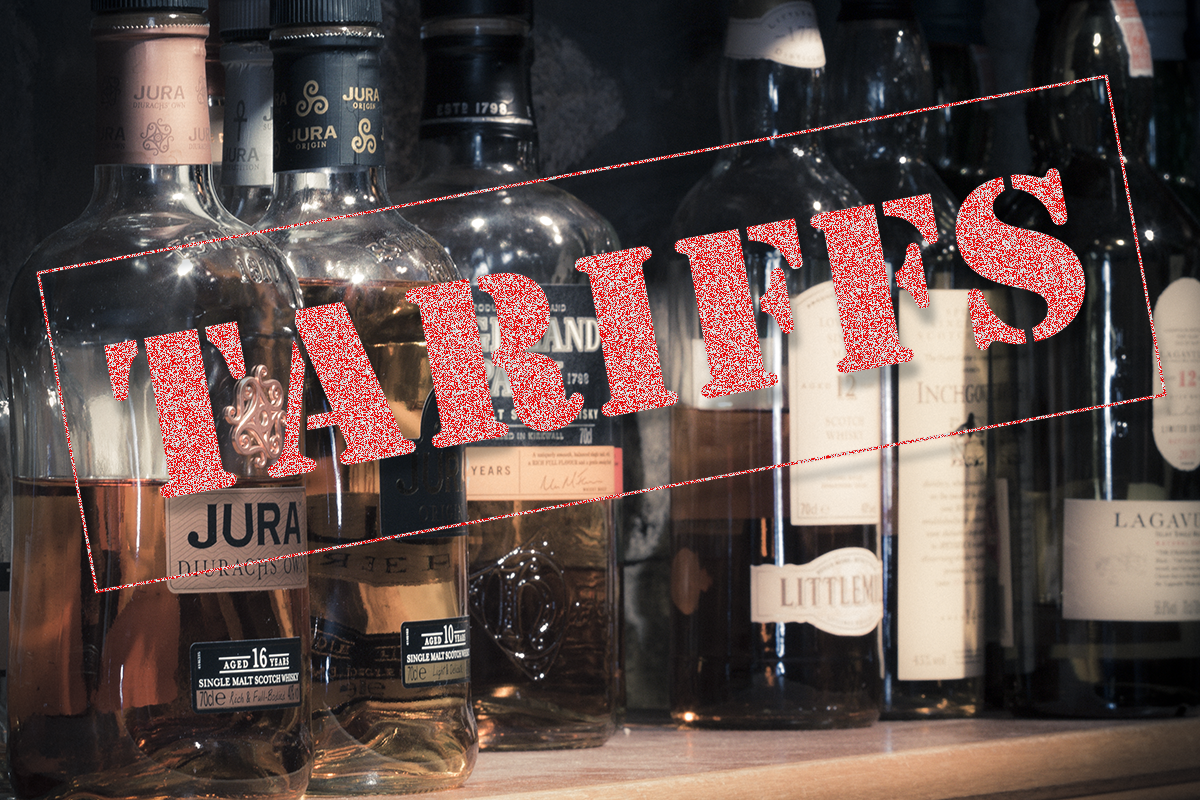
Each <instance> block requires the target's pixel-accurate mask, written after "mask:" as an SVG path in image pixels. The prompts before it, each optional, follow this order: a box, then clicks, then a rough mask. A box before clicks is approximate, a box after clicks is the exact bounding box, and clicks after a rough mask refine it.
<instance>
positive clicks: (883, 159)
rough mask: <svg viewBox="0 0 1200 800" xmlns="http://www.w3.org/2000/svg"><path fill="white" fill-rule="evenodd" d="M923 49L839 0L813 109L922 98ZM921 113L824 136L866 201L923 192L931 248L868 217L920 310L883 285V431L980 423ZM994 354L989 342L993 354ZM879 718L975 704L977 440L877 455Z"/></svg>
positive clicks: (981, 458) (916, 104)
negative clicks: (891, 324)
mask: <svg viewBox="0 0 1200 800" xmlns="http://www.w3.org/2000/svg"><path fill="white" fill-rule="evenodd" d="M932 101H933V75H932V72H931V70H930V61H929V53H928V51H927V50H926V48H925V42H924V39H923V37H922V35H921V29H920V27H919V26H918V25H917V21H916V17H915V16H914V13H913V7H912V2H911V0H890V1H888V2H881V1H880V0H867V2H863V1H862V0H859V1H858V2H855V0H844V2H843V3H842V6H841V11H840V12H839V15H838V26H837V31H836V33H835V35H834V41H833V44H832V47H831V54H830V64H829V83H828V89H827V94H826V106H825V108H826V118H827V120H828V121H829V122H846V121H850V120H857V119H866V118H870V117H877V116H881V115H883V114H892V113H895V112H900V111H911V110H914V109H918V108H924V107H927V106H929V105H931V103H932ZM929 122H930V116H929V115H927V114H921V115H917V116H908V117H902V118H898V119H889V120H880V121H878V122H862V123H858V124H856V125H851V126H848V127H844V128H837V129H835V130H832V131H830V132H829V133H828V141H829V150H830V154H831V157H832V158H833V161H834V163H835V164H836V165H837V166H838V168H839V169H840V170H841V171H842V174H843V175H845V176H846V177H847V178H848V179H849V180H850V182H851V183H853V184H854V185H855V187H857V188H858V190H859V191H860V192H861V193H862V196H863V199H864V200H866V201H867V202H869V203H882V202H884V201H887V200H893V199H896V198H902V197H913V196H915V195H920V194H928V195H930V196H931V201H932V205H933V212H934V218H935V219H936V222H937V228H938V230H937V234H938V236H937V242H936V243H933V244H931V243H930V242H928V241H926V240H925V239H924V238H923V237H922V235H921V233H920V232H919V231H917V229H916V228H915V227H914V226H913V225H912V224H911V223H909V222H907V221H905V220H901V219H895V218H891V217H887V216H886V215H884V214H882V213H880V214H879V217H880V219H879V231H880V237H881V240H882V243H883V255H884V260H885V262H886V263H887V266H888V272H889V274H892V275H894V274H895V273H896V272H897V271H899V270H900V269H901V268H902V267H903V265H904V261H905V251H906V248H907V247H908V246H909V244H910V243H916V244H917V245H918V246H919V247H920V248H921V258H922V263H923V267H924V270H925V280H926V284H927V286H928V288H929V302H930V304H929V307H928V308H926V309H920V308H918V307H917V305H916V303H915V302H914V300H913V299H912V297H910V296H909V295H908V294H907V293H901V292H900V291H899V289H898V288H896V284H895V282H894V280H893V283H892V286H893V303H894V304H895V305H896V306H897V311H898V313H897V318H898V321H899V329H900V341H901V344H903V345H904V346H906V347H910V348H912V350H913V359H912V361H910V362H907V363H904V364H900V365H896V366H893V367H889V368H886V369H885V370H884V372H883V374H882V380H883V385H884V389H883V396H884V411H883V421H882V424H883V431H884V440H885V441H889V442H898V441H907V440H911V439H918V438H921V437H924V436H933V435H937V434H943V433H948V432H950V431H953V430H958V429H969V428H976V427H982V426H983V425H985V424H986V422H987V418H988V406H987V385H988V363H987V355H986V354H984V353H982V352H980V350H979V348H978V347H976V346H975V341H974V337H973V334H972V331H971V320H970V316H969V313H968V304H967V293H968V291H969V290H970V289H972V288H982V284H983V283H984V281H983V280H982V279H981V278H979V276H977V275H976V274H975V273H974V272H972V271H971V270H970V269H969V268H968V267H967V265H966V264H965V263H963V261H962V259H961V258H959V257H958V254H957V248H956V246H955V241H954V223H955V216H956V214H957V211H958V208H957V205H956V204H955V202H954V198H953V196H952V195H951V193H950V190H949V189H948V188H946V185H945V184H944V183H942V180H941V179H940V178H939V177H938V176H937V173H936V172H935V171H934V169H933V167H932V166H931V165H930V164H929V163H928V162H927V161H926V160H925V157H924V154H923V153H922V151H921V142H922V141H923V139H924V132H925V130H926V128H927V126H928V123H929ZM997 349H1000V348H997ZM883 479H884V493H883V537H882V543H883V563H884V600H885V606H886V611H885V613H884V624H883V651H884V665H885V672H884V693H883V716H884V717H890V718H893V719H896V718H907V717H943V716H966V715H970V714H973V713H975V712H976V711H977V710H979V707H980V704H981V702H982V693H983V672H984V663H983V662H984V658H983V656H984V628H983V622H984V620H983V592H984V563H983V553H984V537H985V532H986V521H987V509H986V506H987V493H986V481H987V462H986V446H985V444H984V434H982V433H979V434H966V435H963V436H956V437H953V438H943V439H938V440H934V441H929V442H914V443H912V444H906V445H903V446H901V447H892V448H888V449H887V450H885V451H884V452H883Z"/></svg>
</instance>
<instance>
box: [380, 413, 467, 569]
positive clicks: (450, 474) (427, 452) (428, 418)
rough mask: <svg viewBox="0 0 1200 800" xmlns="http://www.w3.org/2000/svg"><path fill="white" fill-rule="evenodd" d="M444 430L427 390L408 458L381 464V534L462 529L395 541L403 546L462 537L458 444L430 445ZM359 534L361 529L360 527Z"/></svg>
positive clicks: (463, 495)
mask: <svg viewBox="0 0 1200 800" xmlns="http://www.w3.org/2000/svg"><path fill="white" fill-rule="evenodd" d="M441 429H442V422H441V418H440V417H439V416H438V407H437V395H436V394H435V393H434V392H430V393H429V395H428V396H427V397H426V398H425V406H424V408H423V409H422V411H421V436H420V438H418V439H417V440H416V442H415V444H416V449H415V450H413V452H411V453H409V454H408V455H404V456H394V457H392V458H384V459H380V461H379V535H380V536H395V535H396V534H400V533H409V532H411V531H420V530H425V529H426V528H438V527H441V526H443V525H460V526H462V527H455V528H448V529H446V530H443V531H437V532H434V533H427V534H417V535H416V536H405V537H403V538H402V539H397V540H396V544H398V545H400V546H401V547H403V546H404V543H406V542H418V541H421V540H423V539H429V538H437V537H442V536H466V535H467V529H466V527H465V526H466V521H467V492H466V483H465V479H464V476H465V470H464V469H463V467H464V462H465V460H466V457H465V454H464V450H465V448H464V447H462V446H461V445H455V446H453V447H434V445H433V437H434V436H435V435H436V434H437V433H439V432H440V431H441ZM359 530H363V528H359Z"/></svg>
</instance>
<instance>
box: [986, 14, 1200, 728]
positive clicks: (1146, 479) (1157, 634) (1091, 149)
mask: <svg viewBox="0 0 1200 800" xmlns="http://www.w3.org/2000/svg"><path fill="white" fill-rule="evenodd" d="M1046 24H1047V25H1053V28H1052V29H1051V31H1052V32H1051V33H1048V34H1046V38H1047V39H1049V40H1050V41H1052V42H1053V57H1052V58H1051V59H1050V60H1049V62H1048V71H1047V72H1044V73H1041V74H1035V76H1034V78H1035V83H1037V84H1041V85H1044V84H1048V83H1054V82H1058V81H1064V80H1069V79H1071V78H1075V77H1081V76H1091V75H1105V74H1106V75H1108V80H1109V81H1110V83H1111V86H1112V98H1111V99H1112V105H1113V107H1114V108H1115V111H1116V115H1117V128H1118V131H1119V133H1120V143H1121V148H1122V153H1123V154H1124V157H1125V164H1124V167H1125V177H1126V178H1127V179H1128V187H1129V194H1130V197H1131V201H1132V208H1133V212H1134V214H1135V218H1136V223H1137V236H1138V240H1137V244H1138V245H1139V247H1140V255H1141V267H1142V269H1139V263H1138V260H1139V259H1138V251H1137V249H1135V246H1134V240H1133V232H1132V230H1131V228H1130V227H1129V224H1128V223H1127V222H1125V221H1124V220H1126V219H1128V207H1127V204H1126V196H1125V186H1126V184H1125V181H1124V180H1123V176H1122V169H1121V166H1122V164H1121V160H1120V159H1119V158H1118V156H1117V149H1116V140H1115V137H1114V132H1113V124H1112V117H1111V114H1110V111H1109V97H1108V95H1107V93H1106V92H1105V85H1104V83H1103V82H1102V81H1089V82H1086V83H1080V84H1075V85H1073V86H1069V87H1063V88H1062V89H1058V90H1054V93H1053V94H1051V95H1049V96H1048V99H1047V100H1046V101H1045V102H1043V103H1042V104H1040V105H1039V110H1041V111H1042V112H1043V113H1045V114H1046V116H1044V117H1042V118H1040V119H1038V120H1037V122H1038V123H1039V130H1042V131H1044V132H1045V134H1046V135H1047V136H1048V146H1049V149H1050V152H1051V153H1052V154H1054V159H1055V161H1053V162H1052V165H1053V166H1056V167H1057V168H1058V169H1059V170H1060V171H1061V180H1062V187H1063V193H1064V195H1065V200H1066V210H1067V214H1068V219H1067V221H1066V223H1065V224H1064V225H1062V226H1056V225H1053V224H1052V223H1051V222H1050V220H1049V219H1048V217H1047V215H1046V212H1045V211H1044V210H1038V213H1036V214H1031V215H1029V216H1028V218H1027V219H1025V220H1019V223H1020V224H1022V225H1024V226H1025V227H1035V226H1037V227H1039V228H1040V229H1041V230H1045V231H1047V232H1050V233H1052V234H1053V235H1054V236H1058V237H1061V239H1062V241H1064V242H1067V243H1070V244H1071V245H1072V247H1073V249H1074V251H1075V254H1076V255H1077V256H1078V258H1079V260H1080V262H1081V264H1082V267H1083V270H1084V273H1085V277H1086V291H1087V294H1086V296H1085V299H1084V303H1083V307H1082V308H1081V309H1080V311H1079V314H1078V316H1077V317H1076V319H1075V320H1074V321H1073V322H1072V323H1071V324H1070V325H1069V326H1068V327H1067V328H1065V329H1064V330H1063V331H1062V332H1060V333H1058V334H1056V335H1055V336H1054V337H1052V338H1050V339H1048V340H1046V341H1044V342H1040V343H1036V344H1035V349H1034V354H1035V355H1036V356H1037V357H1036V358H1033V357H1032V356H1031V357H1030V360H1031V361H1032V365H1033V366H1032V369H1033V370H1034V380H1035V381H1036V384H1035V385H1040V386H1043V387H1045V388H1044V390H1043V391H1044V393H1045V397H1046V408H1047V409H1048V410H1051V411H1057V410H1061V409H1078V408H1087V407H1089V406H1097V405H1104V404H1109V403H1115V402H1118V401H1121V400H1125V399H1131V398H1137V397H1145V396H1148V395H1155V394H1158V393H1159V392H1160V391H1161V384H1160V382H1159V370H1158V365H1157V363H1156V361H1155V358H1154V356H1155V350H1154V339H1153V338H1152V334H1151V328H1150V321H1149V320H1148V319H1147V315H1146V311H1147V305H1146V304H1147V300H1148V301H1149V309H1150V311H1151V313H1152V317H1153V324H1154V334H1155V335H1156V336H1157V340H1158V353H1159V355H1160V357H1161V360H1162V378H1163V380H1165V382H1166V396H1165V397H1161V398H1158V399H1155V400H1152V401H1143V402H1137V403H1129V404H1125V405H1119V406H1115V407H1109V408H1102V409H1100V410H1097V411H1086V412H1081V413H1076V414H1069V415H1065V416H1061V417H1054V418H1052V419H1050V420H1047V421H1046V422H1042V423H1032V425H1035V426H1037V427H1036V428H1035V429H1034V430H1035V431H1036V435H1029V436H1026V437H1024V438H1023V439H1022V453H1021V459H1020V461H1019V463H1018V464H1017V467H1018V471H1017V472H1016V473H1015V474H1013V475H1011V476H1009V487H1010V488H1009V495H1010V499H1009V503H1010V508H1011V513H1010V515H1009V517H1010V518H1011V519H1012V520H1014V521H1019V528H1018V529H1017V530H1016V531H1015V532H1014V534H1013V537H1012V538H1013V551H1012V567H1013V576H1014V585H1015V596H1014V622H1015V624H1014V634H1015V648H1014V649H1013V650H1011V651H1010V654H1011V657H1010V660H1009V667H1010V670H1011V674H1012V675H1013V681H1014V687H1013V696H1012V698H1011V701H1012V704H1013V706H1014V708H1015V709H1016V710H1017V711H1018V712H1021V713H1026V714H1056V715H1070V716H1089V717H1149V716H1175V715H1178V714H1183V713H1195V711H1196V709H1197V707H1200V590H1198V589H1197V585H1198V584H1197V581H1196V577H1197V575H1198V574H1200V573H1197V569H1196V555H1197V553H1198V552H1200V551H1198V550H1197V545H1196V542H1197V541H1200V540H1198V539H1197V530H1198V529H1200V470H1198V469H1197V467H1200V436H1198V435H1197V431H1198V430H1200V392H1198V390H1197V388H1196V387H1197V383H1196V377H1195V376H1196V375H1197V374H1198V373H1200V361H1198V359H1200V355H1198V353H1197V349H1196V347H1195V343H1196V342H1197V341H1198V340H1200V280H1198V278H1200V275H1198V270H1200V249H1198V247H1197V244H1198V243H1197V238H1196V236H1197V226H1196V223H1195V221H1194V220H1193V219H1192V218H1191V217H1190V215H1189V214H1188V213H1187V212H1186V211H1185V210H1184V208H1183V207H1182V205H1181V204H1180V203H1179V201H1178V200H1177V199H1176V198H1175V197H1174V195H1173V194H1172V193H1171V192H1170V191H1169V190H1168V189H1167V187H1166V186H1165V185H1164V184H1163V182H1162V181H1161V180H1160V179H1159V178H1158V177H1157V176H1155V175H1154V174H1153V173H1152V171H1151V170H1150V168H1149V165H1148V163H1147V160H1146V149H1147V127H1148V126H1147V122H1148V119H1149V116H1150V109H1151V107H1152V96H1151V95H1152V84H1153V78H1152V72H1153V62H1152V59H1151V54H1150V51H1149V48H1148V46H1147V42H1146V37H1145V32H1144V30H1143V27H1142V24H1141V21H1140V18H1139V17H1138V14H1137V8H1136V6H1135V5H1134V3H1133V2H1127V1H1126V0H1112V2H1109V1H1108V0H1091V1H1090V2H1089V1H1087V0H1082V1H1080V2H1069V3H1066V4H1065V5H1064V7H1063V9H1062V10H1061V12H1060V13H1059V15H1058V17H1057V18H1056V19H1054V20H1046ZM1033 121H1034V120H1031V122H1033ZM1111 220H1116V221H1118V223H1117V224H1112V223H1110V222H1109V221H1111ZM1143 270H1144V277H1145V284H1144V288H1143Z"/></svg>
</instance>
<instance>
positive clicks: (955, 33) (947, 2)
mask: <svg viewBox="0 0 1200 800" xmlns="http://www.w3.org/2000/svg"><path fill="white" fill-rule="evenodd" d="M916 9H917V17H918V19H920V21H921V30H922V31H924V32H925V38H926V39H928V40H929V41H930V42H932V43H935V44H985V43H986V40H985V39H984V36H983V11H984V6H983V4H982V3H978V2H975V1H974V0H917V2H916Z"/></svg>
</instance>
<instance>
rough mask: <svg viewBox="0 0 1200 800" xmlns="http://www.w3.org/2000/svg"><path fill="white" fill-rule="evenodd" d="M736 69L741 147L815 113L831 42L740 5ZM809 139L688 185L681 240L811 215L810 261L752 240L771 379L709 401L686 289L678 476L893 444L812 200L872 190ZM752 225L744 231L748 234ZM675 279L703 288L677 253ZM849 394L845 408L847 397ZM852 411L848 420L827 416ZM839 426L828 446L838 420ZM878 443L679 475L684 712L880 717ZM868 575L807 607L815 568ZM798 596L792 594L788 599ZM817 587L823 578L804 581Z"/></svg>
mask: <svg viewBox="0 0 1200 800" xmlns="http://www.w3.org/2000/svg"><path fill="white" fill-rule="evenodd" d="M731 15H732V17H731V19H730V22H729V29H728V33H727V37H726V50H725V53H726V57H725V59H724V60H723V62H722V65H721V75H720V83H721V86H720V112H721V122H722V127H723V136H724V138H725V140H726V141H728V142H739V141H744V140H749V139H757V138H760V137H766V136H774V135H777V134H786V133H790V132H794V131H801V130H806V129H810V128H813V127H815V126H816V125H817V120H818V114H819V113H820V108H819V101H820V97H821V82H822V80H823V76H824V73H825V70H824V66H825V52H824V47H823V45H822V43H821V38H820V33H819V31H818V29H817V24H816V13H815V11H814V9H813V7H812V4H811V3H807V2H784V3H779V2H770V1H768V2H763V1H762V0H738V1H737V2H735V3H734V4H733V7H732V11H731ZM861 203H862V201H861V199H860V197H859V194H858V192H856V191H855V190H854V188H853V187H852V186H851V185H850V183H849V182H848V181H847V180H846V179H845V178H844V177H842V175H841V174H840V173H839V172H838V171H837V170H836V169H835V168H834V167H833V166H832V164H831V163H830V162H829V160H828V158H827V157H826V155H825V153H824V150H823V149H822V146H821V143H820V140H819V139H818V138H817V137H816V136H815V135H812V134H805V135H802V136H790V137H786V138H780V139H771V140H768V141H764V142H756V143H754V144H748V145H739V146H737V147H734V148H731V149H729V150H726V151H724V152H723V153H722V154H721V156H720V157H719V158H718V160H717V162H716V164H715V165H714V166H713V168H712V170H711V171H710V172H709V173H708V174H707V175H706V176H705V177H704V178H702V179H701V180H700V182H699V183H697V184H696V185H695V186H694V187H693V188H692V189H691V191H690V192H689V193H688V195H687V196H686V197H685V199H684V200H683V203H682V204H681V206H680V208H679V210H678V211H677V212H676V215H675V220H674V222H673V224H672V231H673V232H672V239H673V240H677V239H680V238H683V237H691V236H699V235H704V234H708V233H712V232H715V231H724V230H730V229H735V228H737V229H741V228H745V227H746V226H747V225H755V224H762V223H769V222H774V221H776V220H784V219H792V218H794V219H796V227H797V232H798V236H799V244H800V246H801V249H802V252H803V259H804V265H803V267H802V268H801V269H788V266H787V264H786V263H785V262H784V260H783V257H782V256H781V254H780V253H779V252H778V251H776V250H774V249H773V248H769V247H767V246H766V245H762V244H759V243H756V242H747V241H745V239H744V238H743V241H742V247H743V252H744V253H745V255H746V271H747V277H748V280H749V286H750V294H751V297H752V299H753V300H754V306H755V309H756V312H755V320H756V324H757V327H758V332H759V339H760V343H761V347H762V353H763V358H764V363H765V366H766V369H767V371H769V372H773V373H775V374H777V375H778V376H779V380H778V383H776V385H775V386H772V387H767V388H762V389H757V390H755V391H752V392H743V393H739V394H733V395H727V396H724V397H718V398H705V397H703V396H702V394H701V387H702V386H704V385H705V383H706V382H707V380H708V377H709V375H708V372H709V370H708V366H707V360H706V354H705V349H704V344H703V341H702V339H701V330H700V324H699V317H698V309H697V304H696V301H695V299H694V297H693V295H692V293H691V292H688V291H686V290H684V289H682V288H681V289H680V290H679V291H677V292H676V293H675V295H674V296H673V297H672V298H671V307H670V320H671V322H670V338H669V342H668V347H669V354H668V355H667V357H666V358H665V359H664V361H665V369H666V370H667V386H668V387H669V388H671V389H673V390H674V391H676V392H678V393H679V396H680V401H679V403H678V405H676V406H675V407H674V408H673V410H672V425H671V481H672V482H673V483H674V482H679V481H687V480H692V479H700V478H708V477H712V476H714V475H722V474H726V473H730V472H736V471H740V470H747V469H752V468H758V467H765V466H770V465H772V464H784V463H787V462H789V461H791V460H798V459H801V458H806V457H811V456H819V455H827V454H829V453H830V452H842V451H843V450H854V449H859V448H874V447H877V446H878V445H879V443H880V427H879V419H880V412H879V408H880V395H879V382H878V376H877V375H876V374H875V371H869V372H856V373H853V374H850V375H845V376H842V375H839V374H838V372H837V367H836V364H837V361H838V360H839V358H840V357H841V355H842V354H843V348H842V338H841V334H840V329H839V327H838V315H837V305H836V298H835V295H834V290H833V283H832V278H831V270H830V265H829V259H828V253H827V251H826V248H825V242H824V237H823V236H822V235H821V234H820V232H819V231H818V230H816V229H815V228H813V227H811V225H810V224H809V218H810V217H811V215H813V214H817V213H820V212H824V211H833V210H838V209H844V208H851V207H854V206H858V205H861ZM742 235H743V237H744V236H745V234H744V233H743V234H742ZM673 264H674V267H673V272H672V275H671V280H672V285H674V286H677V287H686V286H688V285H690V284H691V280H692V279H691V276H690V274H689V272H688V268H687V264H686V262H685V261H683V260H682V259H676V260H675V261H674V262H673ZM775 267H781V268H783V269H784V272H785V274H786V277H787V291H788V295H789V297H790V299H791V307H792V311H793V317H794V321H795V329H794V330H793V331H792V333H791V334H787V335H786V337H785V335H784V334H783V333H782V331H781V330H780V328H779V326H778V325H777V324H776V322H775V321H774V320H773V319H771V318H770V317H769V316H768V315H767V314H765V313H761V312H758V311H757V309H758V307H759V299H760V298H761V297H762V295H763V294H765V293H766V292H767V290H768V280H769V276H770V274H771V272H772V270H773V269H774V268H775ZM835 409H836V414H835V413H833V411H834V410H835ZM829 417H837V418H839V419H842V420H845V421H846V423H845V424H844V425H843V426H842V427H840V428H839V429H838V430H836V431H833V430H832V429H830V428H828V427H826V426H825V425H824V422H825V420H826V419H827V418H829ZM829 432H833V433H834V434H835V435H836V437H837V442H838V444H837V449H836V450H833V451H831V450H830V449H829V448H828V446H827V442H828V439H827V438H826V433H829ZM879 464H880V461H879V453H878V452H867V453H864V454H858V455H852V456H842V457H839V458H836V459H832V460H829V461H821V462H814V463H811V464H804V465H798V466H793V467H782V468H778V469H773V470H768V471H763V472H756V473H751V474H749V475H745V476H738V477H734V478H724V479H721V480H719V481H715V482H708V483H701V484H696V485H693V486H682V487H677V488H674V489H672V490H671V547H672V553H673V555H672V564H671V599H672V608H671V614H672V618H671V622H672V631H673V633H672V650H671V662H672V675H671V679H672V684H671V687H672V688H671V715H672V717H673V718H674V719H675V720H677V721H679V722H681V723H684V724H687V725H695V726H711V727H736V728H835V727H855V726H863V725H869V724H871V723H872V722H874V721H875V720H876V719H877V718H878V716H879V703H880V674H881V666H880V660H879V659H880V652H879V637H878V623H879V621H880V619H881V617H882V614H883V603H882V567H881V564H880V561H879V557H878V547H879V541H878V540H879V514H880V508H879V497H880V467H879ZM835 563H836V566H835V567H834V569H835V570H842V572H841V573H840V574H843V575H845V576H846V577H847V579H848V582H850V583H853V582H854V581H856V580H857V582H858V585H859V586H860V587H863V588H864V591H863V592H860V593H859V596H857V597H855V596H849V597H839V598H837V599H836V601H835V602H830V603H827V604H822V607H821V613H820V615H818V616H812V615H809V614H808V612H809V611H810V610H811V608H812V606H813V604H811V603H810V604H808V605H807V606H805V607H804V608H798V607H797V604H796V603H795V600H796V598H797V595H796V592H797V591H803V590H805V588H806V587H807V588H808V589H811V588H812V587H813V585H815V584H814V583H813V582H814V580H816V576H815V573H816V572H817V571H820V570H823V569H825V568H826V567H827V566H829V565H830V564H835ZM781 591H789V592H790V594H789V595H787V596H788V597H789V598H790V602H789V604H788V605H787V607H784V606H783V605H781V603H780V602H778V601H777V598H780V597H781ZM806 596H810V597H811V592H810V594H809V595H806Z"/></svg>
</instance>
